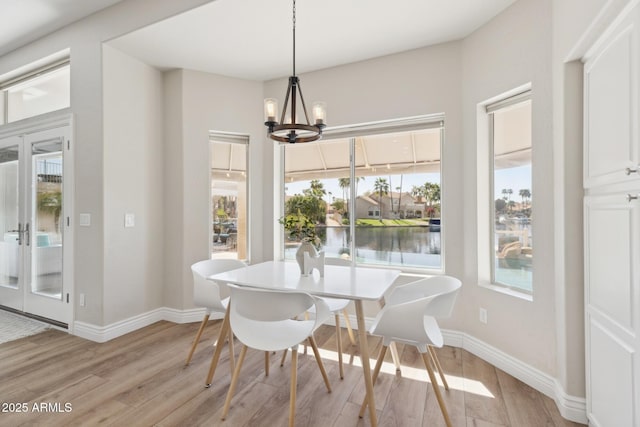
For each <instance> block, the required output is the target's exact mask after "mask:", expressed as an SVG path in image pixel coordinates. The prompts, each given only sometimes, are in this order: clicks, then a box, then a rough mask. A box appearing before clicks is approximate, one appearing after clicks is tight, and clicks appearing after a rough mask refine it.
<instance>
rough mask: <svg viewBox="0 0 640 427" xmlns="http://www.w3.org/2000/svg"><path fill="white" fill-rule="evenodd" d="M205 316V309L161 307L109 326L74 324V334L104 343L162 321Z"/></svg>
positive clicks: (213, 316) (197, 319) (217, 316)
mask: <svg viewBox="0 0 640 427" xmlns="http://www.w3.org/2000/svg"><path fill="white" fill-rule="evenodd" d="M204 314H205V310H204V309H203V308H193V309H190V310H177V309H175V308H169V307H161V308H157V309H155V310H152V311H148V312H146V313H143V314H140V315H137V316H133V317H130V318H128V319H125V320H121V321H119V322H115V323H112V324H110V325H107V326H96V325H93V324H90V323H85V322H78V321H76V322H74V323H73V334H74V335H77V336H79V337H81V338H85V339H88V340H91V341H95V342H100V343H103V342H107V341H109V340H112V339H114V338H117V337H119V336H122V335H125V334H128V333H129V332H133V331H135V330H138V329H140V328H144V327H145V326H149V325H151V324H152V323H155V322H159V321H160V320H166V321H168V322H173V323H192V322H201V321H202V318H203V317H204ZM222 317H223V316H222V315H221V314H219V313H212V314H211V316H210V319H211V320H214V319H222Z"/></svg>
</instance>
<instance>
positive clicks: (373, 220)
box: [281, 128, 442, 269]
mask: <svg viewBox="0 0 640 427" xmlns="http://www.w3.org/2000/svg"><path fill="white" fill-rule="evenodd" d="M440 144H441V129H440V128H437V129H425V130H419V131H407V132H394V133H389V134H379V135H371V136H362V137H356V138H348V139H335V140H322V141H319V142H314V143H309V144H288V145H285V146H283V150H284V151H285V206H284V213H285V217H284V218H283V219H281V222H284V223H285V224H284V225H285V239H284V242H285V250H284V254H285V258H286V259H294V258H295V251H296V249H297V247H298V245H299V241H300V240H301V237H304V232H307V229H308V227H307V223H308V222H310V224H311V225H312V226H313V227H314V230H315V234H316V235H317V237H318V238H319V240H320V246H321V247H320V249H322V250H324V251H325V254H326V256H327V257H342V258H347V257H351V256H352V255H353V256H354V257H355V260H356V263H360V264H379V265H390V266H405V267H413V268H415V267H417V268H429V269H441V268H442V256H441V251H442V246H441V239H440V236H441V222H440V212H441V204H440V200H441V192H440ZM352 145H353V149H354V151H355V170H356V175H355V180H353V182H351V179H350V163H349V158H350V155H349V153H350V150H351V146H352ZM352 189H353V190H354V192H355V194H356V198H355V200H354V201H353V205H354V209H353V212H349V205H350V202H351V201H350V198H351V190H352ZM351 221H355V230H356V231H355V244H352V242H351V236H350V228H349V227H350V222H351ZM296 227H297V228H296ZM300 229H302V231H303V233H299V232H297V231H299V230H300ZM301 234H302V236H301ZM306 234H308V232H307V233H306ZM352 246H353V248H354V249H352ZM352 250H353V251H354V253H353V254H352V253H351V252H352Z"/></svg>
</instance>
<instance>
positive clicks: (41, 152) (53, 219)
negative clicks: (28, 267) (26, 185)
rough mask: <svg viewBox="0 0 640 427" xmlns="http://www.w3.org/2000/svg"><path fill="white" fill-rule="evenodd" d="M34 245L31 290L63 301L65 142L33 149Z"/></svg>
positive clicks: (54, 142) (58, 140)
mask: <svg viewBox="0 0 640 427" xmlns="http://www.w3.org/2000/svg"><path fill="white" fill-rule="evenodd" d="M32 158H33V185H34V186H35V188H36V194H35V196H34V197H35V203H34V205H33V229H32V231H31V232H32V233H33V235H32V237H31V242H32V245H33V246H34V250H33V255H32V256H33V262H32V279H31V291H32V292H34V293H38V294H40V295H45V296H49V297H52V298H57V299H61V298H62V227H63V221H62V206H63V204H62V203H63V201H62V171H63V169H62V139H56V140H53V141H45V142H40V143H37V144H33V146H32Z"/></svg>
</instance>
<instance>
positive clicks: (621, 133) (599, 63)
mask: <svg viewBox="0 0 640 427" xmlns="http://www.w3.org/2000/svg"><path fill="white" fill-rule="evenodd" d="M633 15H634V14H632V17H630V18H629V19H627V20H626V21H624V23H623V24H621V26H620V29H619V30H618V31H617V32H616V33H615V35H613V36H611V37H610V38H609V40H608V41H607V42H604V43H602V44H601V46H600V48H599V49H598V51H597V52H596V53H594V54H593V56H592V57H591V58H590V59H589V60H588V61H587V62H586V63H585V67H584V69H585V80H584V88H585V93H584V96H585V128H584V133H585V135H584V137H585V153H584V184H585V187H587V188H589V187H593V186H595V185H603V184H612V183H617V182H624V181H628V180H633V179H638V174H637V173H636V174H630V175H627V174H625V169H626V168H631V169H636V167H637V165H638V163H639V157H638V156H639V155H638V151H639V150H638V145H639V142H638V123H637V122H638V84H637V74H638V72H639V70H638V53H639V46H638V28H637V27H638V25H637V22H636V21H637V20H636V19H634V16H633Z"/></svg>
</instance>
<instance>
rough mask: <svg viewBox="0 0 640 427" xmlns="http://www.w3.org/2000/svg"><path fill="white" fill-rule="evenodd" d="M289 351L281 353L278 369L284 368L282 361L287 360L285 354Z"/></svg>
mask: <svg viewBox="0 0 640 427" xmlns="http://www.w3.org/2000/svg"><path fill="white" fill-rule="evenodd" d="M288 351H289V350H285V351H283V352H282V359H280V367H281V368H282V367H283V366H284V361H285V360H287V352H288Z"/></svg>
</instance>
